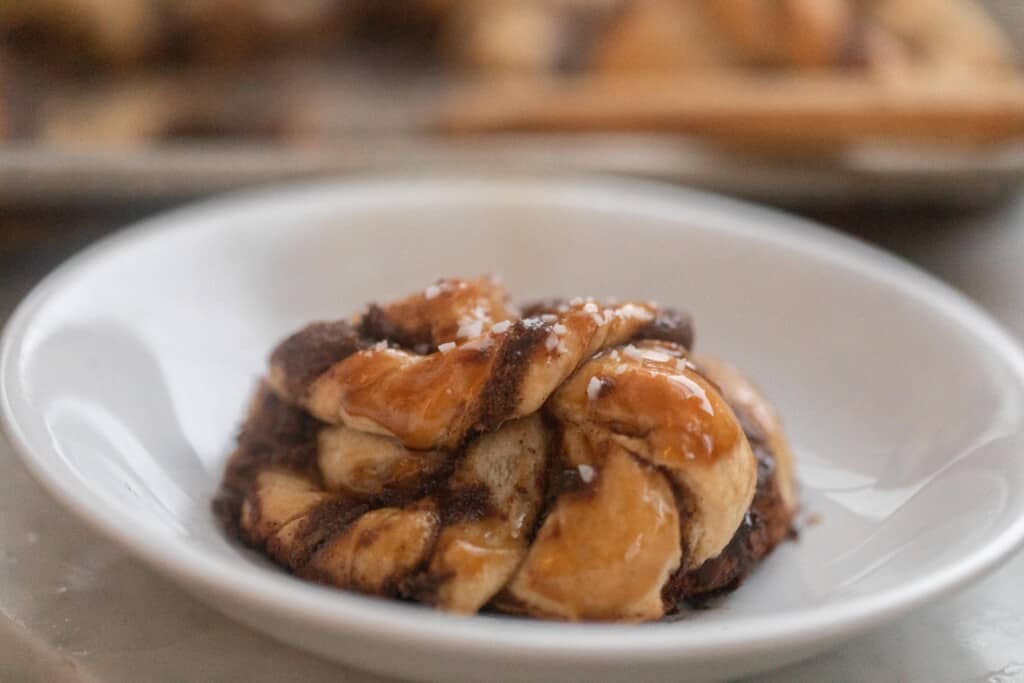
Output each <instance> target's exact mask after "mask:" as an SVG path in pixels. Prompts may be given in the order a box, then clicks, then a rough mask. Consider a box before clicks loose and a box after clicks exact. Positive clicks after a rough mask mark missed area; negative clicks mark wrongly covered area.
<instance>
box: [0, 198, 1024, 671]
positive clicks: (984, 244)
mask: <svg viewBox="0 0 1024 683" xmlns="http://www.w3.org/2000/svg"><path fill="white" fill-rule="evenodd" d="M824 219H825V220H826V221H831V222H839V223H842V224H844V226H845V227H846V228H847V229H849V230H850V231H852V232H854V233H856V234H860V235H861V236H864V237H866V238H868V239H870V240H872V241H875V242H877V243H880V244H882V245H883V246H885V247H886V248H889V249H891V250H893V251H895V252H896V253H899V254H901V255H903V256H904V257H906V258H908V259H910V260H911V261H913V262H915V263H917V264H919V265H920V266H922V267H923V268H925V269H927V270H929V271H931V272H933V273H934V274H936V275H938V276H939V277H941V278H943V279H945V280H947V281H948V282H950V283H952V284H953V285H955V286H957V287H959V288H960V289H962V290H963V291H965V292H966V293H967V294H968V295H969V296H971V297H973V298H974V299H975V300H976V301H978V302H979V303H980V304H981V305H982V306H984V307H985V308H986V309H988V310H989V311H990V312H991V313H992V314H993V315H994V316H995V317H996V318H998V319H999V320H1001V321H1002V322H1003V323H1004V324H1005V325H1006V326H1007V328H1009V329H1010V330H1011V331H1012V332H1013V333H1014V334H1016V335H1017V337H1018V338H1019V339H1024V196H1022V197H1021V198H1020V199H1018V200H1017V201H1015V202H1013V203H1011V204H1008V205H1005V206H1002V207H999V208H998V209H996V210H992V211H988V212H986V213H984V214H976V215H972V216H962V215H961V216H952V217H951V216H946V217H941V216H932V217H926V216H922V215H921V214H920V212H915V213H913V214H910V213H908V214H907V215H903V216H901V215H899V213H889V214H888V215H886V216H885V217H880V216H872V215H871V214H865V213H863V212H861V213H856V214H850V213H847V214H843V215H834V216H826V217H824ZM12 226H13V227H12ZM31 226H32V221H31V220H30V219H17V218H16V219H15V220H13V222H12V221H11V219H10V217H7V218H6V219H5V218H3V217H0V233H6V237H11V236H14V238H13V240H14V242H15V243H18V236H19V235H38V234H39V231H38V230H35V229H33V228H32V227H31ZM99 232H100V231H99V230H98V229H96V228H94V227H91V228H87V229H85V230H84V232H79V233H77V237H76V238H75V239H77V240H78V243H81V242H84V241H87V240H88V239H91V238H92V237H93V236H95V234H98V233H99ZM45 234H46V235H49V237H45V238H44V242H45V240H46V239H56V236H55V235H56V233H54V232H52V231H51V232H48V233H45ZM6 237H5V238H6ZM32 239H33V238H25V240H23V242H24V241H26V240H27V241H28V242H29V251H30V252H31V251H32V248H34V245H35V242H33V241H32ZM3 242H4V240H3V239H0V265H2V266H3V267H4V268H7V269H8V272H7V273H0V284H3V283H4V281H5V280H4V278H7V284H8V285H10V286H9V287H8V289H7V290H6V291H7V294H6V299H5V297H4V296H2V294H3V292H0V315H4V314H5V313H6V312H7V310H8V309H9V308H10V304H11V303H12V301H11V299H12V298H13V296H14V295H12V294H11V293H10V292H11V291H12V288H13V291H17V295H18V296H20V294H21V293H22V291H21V290H23V289H24V286H26V285H27V284H29V283H30V281H32V280H35V279H36V278H37V277H38V275H41V273H37V272H35V271H33V270H31V269H26V267H25V263H26V258H25V257H23V256H19V255H18V254H17V253H15V254H14V255H12V253H13V252H10V251H9V252H8V253H5V252H4V247H5V245H4V243H3ZM18 244H20V243H18ZM22 246H24V245H22ZM76 246H77V244H76ZM37 251H38V250H37ZM19 253H20V252H19ZM33 253H37V252H33ZM62 255H63V254H61V256H62ZM4 258H6V259H7V263H6V264H5V263H4ZM42 261H43V262H45V261H46V260H45V259H42ZM33 263H36V264H38V263H39V259H36V261H33ZM46 265H47V266H48V265H49V263H46ZM15 271H17V272H18V273H20V274H18V275H11V273H15ZM18 277H20V278H21V279H17V278H18ZM11 280H13V284H11ZM19 288H20V289H19ZM382 680H384V679H381V678H380V677H376V676H372V675H369V674H365V673H361V672H356V671H353V670H350V669H346V668H344V667H340V666H337V665H334V664H331V663H328V662H325V661H322V660H319V659H316V658H313V657H311V656H309V655H306V654H303V653H301V652H299V651H297V650H293V649H291V648H289V647H287V646H284V645H279V644H277V643H276V642H274V641H271V640H268V639H267V638H265V637H263V636H260V635H257V634H256V633H253V632H251V631H249V630H248V629H246V628H244V627H241V626H238V625H235V624H234V623H233V622H231V621H229V620H228V619H227V618H225V617H222V616H220V615H219V614H218V613H216V612H214V611H212V610H210V609H208V608H207V607H205V606H204V605H203V604H201V603H199V602H197V601H196V600H194V599H192V598H191V597H190V596H189V595H187V594H186V593H184V592H183V591H182V590H180V589H178V588H177V587H176V586H175V585H174V584H172V583H171V582H169V581H167V580H165V579H163V578H161V577H160V576H158V575H157V574H156V573H155V572H154V571H152V570H151V569H149V568H148V567H146V566H145V565H143V564H141V563H140V562H137V561H135V560H133V559H131V558H130V557H129V556H128V555H127V554H126V553H125V552H124V551H122V550H121V549H120V548H118V547H117V546H116V545H114V544H113V543H111V542H109V541H106V540H104V539H103V538H101V537H100V536H98V535H97V534H96V533H94V532H93V531H91V530H90V529H88V528H87V527H86V526H85V525H83V524H82V523H81V522H79V521H77V520H76V519H75V518H73V517H72V516H71V515H70V514H68V513H66V512H64V511H63V510H62V509H61V508H59V507H58V506H57V504H56V503H54V502H53V501H52V500H51V499H50V498H49V497H48V496H47V495H46V494H45V493H44V492H43V491H42V490H41V489H40V487H39V486H38V485H37V484H35V483H34V482H33V481H32V480H31V479H30V478H29V477H28V475H27V474H26V473H25V471H24V470H23V469H22V467H21V466H20V464H19V463H18V462H17V458H16V456H15V455H14V453H13V452H12V450H11V448H10V447H9V446H8V445H7V444H6V443H5V442H3V441H0V683H8V682H15V681H18V682H20V681H26V682H31V681H47V682H49V681H69V682H70V681H74V682H79V681H96V682H103V683H106V682H109V681H156V682H163V681H167V682H171V681H174V682H177V681H204V682H205V681H247V682H252V683H260V682H263V681H267V682H270V681H273V682H275V683H277V682H289V681H309V682H312V683H319V682H321V681H358V682H370V681H382ZM680 680H684V675H683V674H681V675H680ZM756 680H758V681H769V682H779V683H781V682H782V681H864V682H867V681H870V682H872V683H874V682H877V681H927V682H932V681H935V682H950V683H952V682H960V681H988V682H991V683H1004V682H1009V681H1024V555H1021V556H1018V557H1016V558H1014V559H1012V560H1011V561H1010V562H1009V563H1008V564H1006V565H1005V566H1003V567H1002V568H1001V569H1000V570H998V571H997V572H996V573H994V574H993V575H991V576H989V577H987V578H985V579H984V580H982V581H981V582H979V583H978V584H976V585H975V586H973V587H971V588H969V589H967V590H965V591H964V592H962V593H960V594H958V595H955V596H952V597H948V598H945V599H943V600H941V601H939V602H937V603H935V604H933V605H930V606H928V607H926V608H924V609H921V610H919V611H918V612H916V613H914V614H912V615H911V616H909V617H907V618H905V619H903V620H901V621H898V622H896V623H893V624H891V625H888V626H885V627H883V628H880V629H878V630H876V631H874V632H872V633H870V634H868V635H865V636H863V637H860V638H858V639H856V640H854V641H852V642H850V643H848V644H846V645H843V646H841V647H840V648H838V649H836V650H834V651H832V652H830V653H828V654H825V655H822V656H820V657H818V658H816V659H813V660H810V661H807V662H804V663H801V664H798V665H796V666H792V667H789V668H786V669H784V670H781V671H778V672H775V673H773V674H770V675H762V676H758V677H757V678H756Z"/></svg>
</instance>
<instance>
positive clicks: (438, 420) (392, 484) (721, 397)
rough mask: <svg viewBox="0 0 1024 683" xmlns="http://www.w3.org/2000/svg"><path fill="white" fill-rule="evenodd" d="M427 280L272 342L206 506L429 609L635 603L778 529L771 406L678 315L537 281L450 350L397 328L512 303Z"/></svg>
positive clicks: (775, 535)
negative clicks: (692, 352)
mask: <svg viewBox="0 0 1024 683" xmlns="http://www.w3.org/2000/svg"><path fill="white" fill-rule="evenodd" d="M444 282H448V283H459V282H471V283H475V284H473V285H469V284H467V285H466V286H465V287H462V286H459V285H452V286H451V288H450V290H449V291H450V292H451V293H452V294H453V295H452V296H450V297H448V299H446V300H445V301H447V302H448V303H447V305H449V306H451V307H453V309H459V311H460V312H459V313H455V312H450V313H449V314H446V313H444V312H443V311H442V310H439V309H436V308H435V304H434V303H432V302H433V301H434V300H436V299H438V298H440V297H441V295H442V293H443V292H442V291H441V285H442V283H444ZM432 287H436V288H437V291H435V290H425V291H424V292H421V293H418V294H416V295H413V296H412V297H409V298H407V299H404V300H402V301H400V302H397V303H395V304H384V305H378V306H376V307H373V308H371V309H370V311H375V312H373V313H368V314H364V315H363V316H362V317H361V318H359V319H357V320H356V322H355V323H352V324H350V323H347V322H339V323H321V324H315V325H312V326H309V327H307V328H305V329H304V330H302V331H300V332H299V333H297V334H295V335H293V336H291V337H289V338H288V339H286V340H285V341H284V342H283V343H282V344H281V345H280V346H279V347H278V348H277V349H276V350H275V351H274V353H273V354H272V356H271V371H270V381H269V382H267V383H263V384H261V385H260V386H259V388H258V390H257V392H256V395H255V397H254V399H253V401H252V404H251V406H250V409H249V414H248V416H247V419H246V422H245V424H244V426H243V428H242V430H241V432H240V434H239V439H238V447H237V449H236V452H235V453H234V455H233V456H232V457H231V459H230V461H229V463H228V467H227V469H226V472H225V478H224V483H223V486H222V492H221V495H220V496H219V498H218V500H217V502H216V503H215V506H216V507H217V510H218V512H219V514H221V516H222V518H223V519H224V520H225V523H226V525H227V527H228V528H229V529H230V530H232V532H233V533H235V534H236V535H237V536H238V537H239V538H240V539H241V540H243V541H244V542H245V543H247V544H249V545H252V546H254V547H256V548H258V549H261V550H262V551H264V552H265V553H266V554H267V555H268V556H269V557H270V558H271V559H273V560H274V561H275V562H277V563H279V564H281V565H282V566H284V567H286V568H288V569H289V570H291V571H292V572H294V573H295V574H296V575H298V576H300V577H302V578H306V579H309V580H313V581H318V582H322V583H327V584H330V585H333V586H336V587H339V588H346V589H351V590H357V591H361V592H364V593H371V594H375V595H384V596H393V597H402V598H407V599H413V600H417V601H420V602H425V603H428V604H432V605H435V606H437V607H439V608H441V609H445V610H449V611H455V612H461V613H467V614H471V613H474V612H476V611H478V610H480V609H482V608H485V607H490V608H492V609H497V610H499V611H505V612H510V613H518V614H527V615H531V616H538V617H543V618H558V619H569V620H583V619H587V620H607V621H645V620H651V619H657V618H660V617H661V616H663V615H664V614H666V613H668V612H671V611H673V610H676V609H678V608H679V606H680V605H681V604H683V603H685V602H686V601H699V600H702V599H704V598H706V597H707V596H709V595H712V594H716V593H718V592H721V591H724V590H729V589H731V588H734V587H735V586H736V585H738V583H739V582H740V581H741V580H742V579H743V578H744V577H745V576H746V574H747V573H748V572H749V571H750V570H751V569H752V567H753V566H754V565H756V563H757V562H759V561H760V560H761V558H762V557H764V555H766V554H767V553H768V552H770V551H771V549H772V548H773V547H774V546H775V545H776V544H777V543H778V542H779V541H780V540H781V539H782V538H783V537H784V535H785V534H786V533H787V532H788V530H789V528H790V525H791V523H792V514H793V511H794V509H795V490H794V487H793V485H792V463H791V459H790V453H789V451H788V446H787V444H786V442H785V437H784V436H783V434H782V429H781V424H780V423H779V421H778V417H777V415H775V413H774V410H773V409H772V408H771V407H770V406H769V405H768V404H767V402H766V401H765V399H764V398H763V396H761V394H760V393H758V392H757V391H756V390H755V389H754V388H753V385H752V384H750V382H749V381H748V380H747V379H746V378H745V377H743V375H741V374H740V373H739V372H738V371H736V370H735V369H734V368H731V366H727V365H725V364H723V363H720V362H718V361H714V360H711V359H698V362H699V363H700V365H699V366H698V365H694V364H693V363H692V362H691V361H690V360H689V358H688V355H689V354H688V349H687V346H686V345H688V344H689V343H691V341H692V336H693V333H692V325H691V324H690V321H689V318H688V317H687V316H685V315H681V314H678V313H675V312H673V311H670V310H662V309H659V308H657V307H655V306H654V305H652V304H641V303H637V302H632V303H626V304H616V305H609V306H602V305H599V304H598V303H597V302H595V301H591V300H582V299H581V300H574V301H571V302H568V303H565V302H545V303H539V304H534V305H531V306H529V307H527V309H526V314H527V317H526V318H514V319H510V320H508V321H507V323H503V322H502V321H498V322H496V323H492V328H494V326H495V325H497V329H492V330H490V331H488V332H487V333H486V334H483V333H481V334H475V333H474V334H473V335H471V336H470V337H469V338H466V339H464V340H463V337H464V335H460V334H459V333H458V330H456V332H455V337H456V339H458V340H460V341H459V342H448V341H442V342H441V344H451V345H452V347H454V348H442V349H440V350H434V351H430V352H428V353H421V352H419V351H417V350H415V349H407V348H402V347H400V346H398V342H399V341H404V342H406V343H414V344H429V345H431V346H432V345H435V344H436V343H437V341H438V340H442V339H448V338H450V336H451V335H452V324H453V321H459V320H460V318H461V319H463V322H460V323H459V326H460V327H462V326H463V325H464V324H465V315H464V314H465V311H467V310H469V311H471V312H472V313H473V315H476V316H478V317H477V318H475V319H474V320H473V321H470V323H469V324H472V325H473V326H474V327H476V326H477V325H476V322H475V321H477V320H480V319H482V318H488V319H493V317H494V316H495V315H515V314H514V313H512V311H514V309H513V308H512V307H511V306H509V305H508V304H506V303H505V298H506V297H505V295H504V291H503V290H501V289H500V287H498V286H497V285H496V284H494V283H493V282H492V281H490V280H475V281H459V280H448V281H440V282H439V283H437V284H435V285H433V286H432ZM467 307H468V308H467ZM414 309H420V313H415V312H414ZM423 311H431V313H430V315H425V314H423ZM488 316H490V317H488ZM399 317H402V318H405V319H406V320H405V322H402V321H401V320H399ZM370 318H373V320H371V319H370ZM480 326H481V327H482V325H480ZM428 340H429V341H428ZM417 368H419V369H418V370H417ZM423 368H426V371H425V370H423ZM416 372H425V374H424V375H422V376H420V377H418V378H417V377H416V374H415V373H416ZM410 378H413V379H410ZM410 382H411V384H412V385H413V386H414V387H415V388H416V390H415V391H410V390H409V388H408V386H409V383H410ZM392 383H394V384H392ZM395 387H402V388H401V390H399V389H396V388H395ZM446 390H447V391H446ZM353 391H355V392H357V394H356V398H355V399H353V395H352V394H351V393H347V392H353ZM358 392H362V394H359V393H358ZM364 394H365V397H368V398H369V399H371V402H366V401H362V402H361V401H360V400H358V399H360V397H362V396H363V395H364ZM375 394H376V395H375ZM372 401H377V402H378V403H376V404H374V403H372ZM372 405H378V406H380V409H381V410H382V411H384V410H387V411H390V412H389V413H386V414H385V413H383V412H382V413H373V412H372V411H370V412H369V413H367V412H366V409H367V406H372ZM453 406H454V407H453ZM542 407H543V411H542V410H541V409H542ZM360 410H363V411H364V413H363V414H358V412H359V411H360ZM332 411H337V412H332ZM313 415H317V416H318V417H313ZM382 415H383V417H382ZM370 416H372V419H371V417H370ZM424 416H426V417H424ZM320 418H326V420H328V421H324V419H320ZM330 422H334V423H335V424H331V423H330ZM424 424H426V425H427V426H428V427H430V428H431V429H433V430H434V431H431V429H427V430H426V431H425V432H422V433H421V432H419V431H417V430H418V429H422V428H423V425H424ZM367 426H369V429H367ZM437 430H440V431H437ZM438 434H440V436H438ZM414 446H425V447H427V448H429V450H416V449H415V448H413V447H414Z"/></svg>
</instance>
